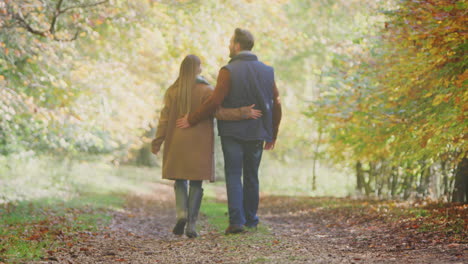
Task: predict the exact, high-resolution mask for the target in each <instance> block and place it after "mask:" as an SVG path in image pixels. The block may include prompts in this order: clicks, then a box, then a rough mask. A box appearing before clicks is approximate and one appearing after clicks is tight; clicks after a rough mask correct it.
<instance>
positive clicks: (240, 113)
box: [202, 87, 250, 121]
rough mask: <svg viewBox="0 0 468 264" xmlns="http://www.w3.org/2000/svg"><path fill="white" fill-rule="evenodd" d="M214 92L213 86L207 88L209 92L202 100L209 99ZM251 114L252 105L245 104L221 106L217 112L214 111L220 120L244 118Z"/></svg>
mask: <svg viewBox="0 0 468 264" xmlns="http://www.w3.org/2000/svg"><path fill="white" fill-rule="evenodd" d="M212 94H213V88H212V87H210V89H207V92H206V93H205V94H204V96H203V100H202V102H205V101H207V100H209V98H210V97H211V95H212ZM249 114H250V107H248V106H244V107H239V108H223V107H221V106H219V107H218V108H216V112H215V113H214V117H216V119H219V120H233V121H234V120H244V119H249V118H250V117H249Z"/></svg>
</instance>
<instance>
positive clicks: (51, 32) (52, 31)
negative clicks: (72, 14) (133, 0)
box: [2, 0, 109, 41]
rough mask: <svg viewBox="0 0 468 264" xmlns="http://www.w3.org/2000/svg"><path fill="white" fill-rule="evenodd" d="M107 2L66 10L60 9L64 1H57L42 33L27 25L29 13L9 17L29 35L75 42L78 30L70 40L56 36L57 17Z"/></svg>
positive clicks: (71, 7)
mask: <svg viewBox="0 0 468 264" xmlns="http://www.w3.org/2000/svg"><path fill="white" fill-rule="evenodd" d="M108 2H109V0H102V1H99V2H95V3H91V4H81V5H75V6H69V7H66V8H62V6H63V3H64V0H59V1H58V2H57V5H56V7H55V10H54V13H53V16H52V18H51V22H50V27H49V29H48V30H42V31H41V30H38V29H35V28H33V27H32V26H31V24H29V23H28V21H27V17H28V16H29V15H30V14H29V13H28V14H26V16H23V14H22V13H21V11H19V12H17V13H13V14H12V15H11V17H12V18H13V20H15V21H17V24H18V25H19V26H20V27H22V28H24V29H26V30H27V31H28V32H30V33H32V34H34V35H38V36H41V37H47V36H52V37H53V39H54V40H56V41H73V40H76V39H77V38H78V36H79V33H80V30H79V29H78V30H77V31H76V32H75V34H74V35H73V37H71V38H67V39H62V38H58V37H57V36H56V33H57V22H58V18H59V16H60V15H62V14H65V13H67V12H68V11H70V10H72V9H81V8H90V7H95V6H98V5H102V4H105V3H108ZM2 27H4V26H3V25H2Z"/></svg>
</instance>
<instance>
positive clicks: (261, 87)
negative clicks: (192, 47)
mask: <svg viewBox="0 0 468 264" xmlns="http://www.w3.org/2000/svg"><path fill="white" fill-rule="evenodd" d="M253 46H254V38H253V36H252V34H251V33H250V32H249V31H247V30H244V29H240V28H236V30H235V32H234V36H233V37H232V38H231V41H230V45H229V51H230V54H229V57H230V58H231V60H230V61H229V63H228V65H226V66H224V67H222V68H221V70H220V71H219V75H218V80H217V84H216V88H215V90H214V92H213V94H212V95H211V97H209V98H208V99H207V100H206V101H205V102H204V103H203V105H201V106H200V107H199V108H198V109H197V111H195V112H193V113H190V114H189V115H187V116H185V117H184V118H181V119H179V120H178V121H177V127H179V128H188V127H190V126H194V125H196V124H197V123H198V122H199V121H200V120H203V119H205V118H207V117H208V116H210V115H212V114H213V113H214V112H215V111H216V109H217V108H218V107H219V106H220V105H222V106H223V107H225V108H237V107H240V106H244V105H252V104H255V105H256V106H258V107H259V108H260V110H261V111H262V112H263V116H262V118H259V119H250V120H242V121H222V120H218V131H219V135H220V136H221V145H222V149H223V154H224V164H225V165H224V170H225V174H226V189H227V196H228V207H229V227H228V228H227V229H226V234H235V233H241V232H243V231H244V226H245V227H247V228H256V226H257V224H258V222H259V220H258V216H257V210H258V203H259V181H258V168H259V165H260V160H261V158H262V152H263V148H264V149H265V150H272V149H273V148H274V147H275V143H276V137H277V135H278V128H279V124H280V121H281V104H280V100H279V93H278V89H277V87H276V84H275V79H274V71H273V68H272V67H270V66H267V65H265V64H263V63H262V62H260V61H258V59H257V56H256V55H255V54H253V53H252V52H251V50H252V48H253ZM264 142H266V143H265V146H264V147H263V145H264ZM241 176H243V183H242V180H241Z"/></svg>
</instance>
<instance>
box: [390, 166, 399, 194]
mask: <svg viewBox="0 0 468 264" xmlns="http://www.w3.org/2000/svg"><path fill="white" fill-rule="evenodd" d="M391 174H392V177H391V179H392V181H391V187H390V190H391V191H390V192H391V195H392V198H395V195H396V191H397V186H398V167H396V166H393V167H392V172H391Z"/></svg>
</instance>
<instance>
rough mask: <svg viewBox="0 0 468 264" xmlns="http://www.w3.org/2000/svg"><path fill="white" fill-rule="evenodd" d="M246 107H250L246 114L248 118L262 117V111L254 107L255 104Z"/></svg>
mask: <svg viewBox="0 0 468 264" xmlns="http://www.w3.org/2000/svg"><path fill="white" fill-rule="evenodd" d="M248 107H249V109H250V112H249V114H248V118H249V119H259V118H260V117H262V111H260V110H257V109H254V107H255V104H253V105H251V106H248Z"/></svg>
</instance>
